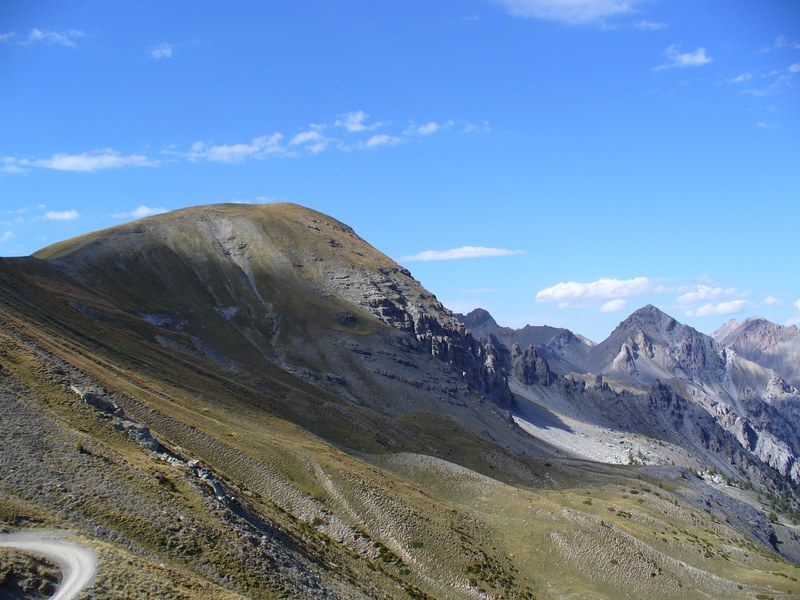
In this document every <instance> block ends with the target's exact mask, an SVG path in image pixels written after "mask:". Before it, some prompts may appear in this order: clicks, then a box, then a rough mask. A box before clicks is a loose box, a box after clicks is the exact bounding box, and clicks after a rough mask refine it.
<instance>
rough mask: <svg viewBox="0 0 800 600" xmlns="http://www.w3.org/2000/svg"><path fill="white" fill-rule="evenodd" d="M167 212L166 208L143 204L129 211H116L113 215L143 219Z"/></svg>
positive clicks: (120, 217)
mask: <svg viewBox="0 0 800 600" xmlns="http://www.w3.org/2000/svg"><path fill="white" fill-rule="evenodd" d="M165 212H167V209H166V208H161V207H158V208H151V207H149V206H145V205H144V204H143V205H141V206H137V207H136V208H134V209H133V210H129V211H128V212H121V213H116V214H113V215H111V216H112V217H114V218H116V219H125V218H134V219H143V218H144V217H150V216H152V215H160V214H162V213H165Z"/></svg>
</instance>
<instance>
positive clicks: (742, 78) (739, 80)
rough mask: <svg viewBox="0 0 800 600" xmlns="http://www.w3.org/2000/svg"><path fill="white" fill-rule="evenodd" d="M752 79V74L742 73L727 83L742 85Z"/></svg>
mask: <svg viewBox="0 0 800 600" xmlns="http://www.w3.org/2000/svg"><path fill="white" fill-rule="evenodd" d="M752 78H753V74H752V73H742V74H741V75H737V76H736V77H733V78H732V79H728V83H744V82H745V81H750V80H751V79H752Z"/></svg>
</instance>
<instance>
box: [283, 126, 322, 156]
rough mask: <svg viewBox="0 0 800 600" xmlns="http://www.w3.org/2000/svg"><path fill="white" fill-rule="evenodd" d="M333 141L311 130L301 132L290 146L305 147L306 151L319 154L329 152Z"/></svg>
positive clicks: (292, 140)
mask: <svg viewBox="0 0 800 600" xmlns="http://www.w3.org/2000/svg"><path fill="white" fill-rule="evenodd" d="M332 141H333V140H331V139H329V138H326V137H325V136H323V135H322V134H321V133H320V132H319V131H316V130H314V129H310V130H308V131H301V132H300V133H298V134H296V135H295V136H294V137H293V138H292V139H291V141H290V142H289V145H290V146H303V147H304V150H306V151H308V152H311V153H312V154H317V153H318V152H322V151H323V150H327V148H328V146H329V144H330V143H331V142H332Z"/></svg>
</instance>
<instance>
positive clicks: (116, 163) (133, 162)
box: [19, 148, 156, 173]
mask: <svg viewBox="0 0 800 600" xmlns="http://www.w3.org/2000/svg"><path fill="white" fill-rule="evenodd" d="M19 163H20V164H22V165H23V166H29V165H30V166H33V167H38V168H41V169H54V170H56V171H73V172H77V173H93V172H95V171H101V170H104V169H122V168H124V167H152V166H155V165H156V162H155V161H152V160H150V159H149V158H147V157H146V156H145V155H143V154H127V155H125V154H122V153H120V152H118V151H116V150H114V149H113V148H103V149H101V150H93V151H91V152H82V153H80V154H54V155H53V156H51V157H50V158H41V159H38V160H33V161H19Z"/></svg>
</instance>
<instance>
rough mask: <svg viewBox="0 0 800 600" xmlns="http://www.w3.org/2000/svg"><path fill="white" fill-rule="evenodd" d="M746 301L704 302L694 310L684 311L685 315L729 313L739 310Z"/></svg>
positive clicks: (743, 306) (699, 315) (704, 315)
mask: <svg viewBox="0 0 800 600" xmlns="http://www.w3.org/2000/svg"><path fill="white" fill-rule="evenodd" d="M746 306H748V303H747V301H746V300H729V301H727V302H720V303H718V304H713V303H709V304H704V305H703V306H701V307H700V308H698V309H696V310H687V311H686V312H685V314H686V316H687V317H708V316H711V315H729V314H731V313H737V312H741V311H742V310H743V309H744V308H745V307H746Z"/></svg>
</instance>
